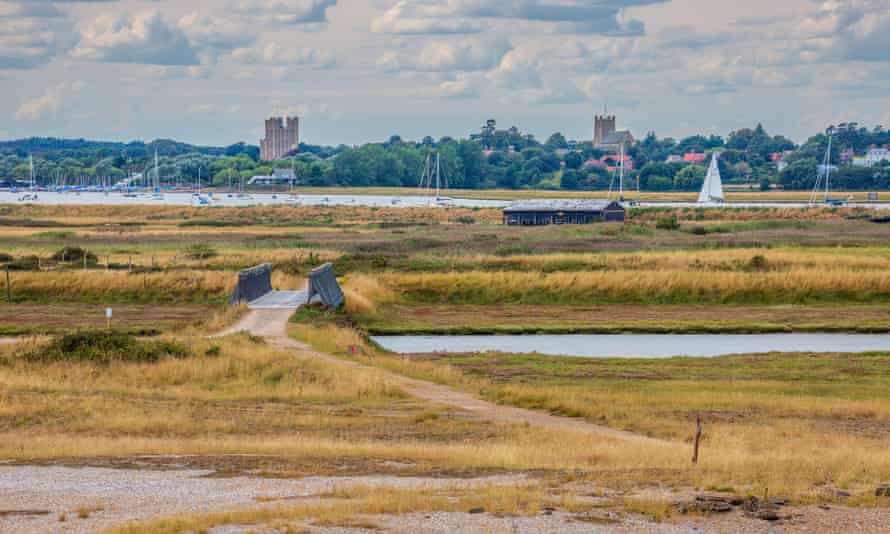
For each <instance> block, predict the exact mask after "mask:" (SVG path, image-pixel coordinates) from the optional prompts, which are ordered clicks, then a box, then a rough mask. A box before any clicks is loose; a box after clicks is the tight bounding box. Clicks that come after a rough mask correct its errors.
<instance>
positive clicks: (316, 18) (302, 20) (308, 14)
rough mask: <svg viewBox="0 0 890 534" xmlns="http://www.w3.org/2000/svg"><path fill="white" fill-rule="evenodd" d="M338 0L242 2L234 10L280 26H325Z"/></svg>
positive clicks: (251, 0)
mask: <svg viewBox="0 0 890 534" xmlns="http://www.w3.org/2000/svg"><path fill="white" fill-rule="evenodd" d="M335 5H337V0H240V1H238V2H236V3H235V5H234V10H235V11H237V12H238V13H241V14H243V15H246V16H250V17H256V18H260V19H263V20H267V21H271V22H276V23H279V24H323V23H326V22H327V21H328V18H327V11H328V8H330V7H333V6H335Z"/></svg>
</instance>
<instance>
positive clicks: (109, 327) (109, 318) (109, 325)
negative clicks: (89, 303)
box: [105, 308, 114, 330]
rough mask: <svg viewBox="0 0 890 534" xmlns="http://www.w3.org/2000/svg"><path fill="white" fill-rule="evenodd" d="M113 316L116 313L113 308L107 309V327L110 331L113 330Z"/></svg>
mask: <svg viewBox="0 0 890 534" xmlns="http://www.w3.org/2000/svg"><path fill="white" fill-rule="evenodd" d="M113 314H114V312H113V311H112V310H111V308H105V326H107V327H108V329H109V330H111V316H112V315H113Z"/></svg>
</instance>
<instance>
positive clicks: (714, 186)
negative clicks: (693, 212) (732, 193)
mask: <svg viewBox="0 0 890 534" xmlns="http://www.w3.org/2000/svg"><path fill="white" fill-rule="evenodd" d="M718 155H719V154H717V153H715V154H714V155H713V156H712V157H711V166H710V167H708V175H707V176H705V183H704V184H702V187H701V193H699V194H698V201H699V202H723V181H722V180H721V179H720V167H718V166H717V156H718Z"/></svg>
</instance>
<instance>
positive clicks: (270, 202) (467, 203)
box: [0, 191, 510, 208]
mask: <svg viewBox="0 0 890 534" xmlns="http://www.w3.org/2000/svg"><path fill="white" fill-rule="evenodd" d="M35 194H36V195H37V200H32V199H30V198H25V197H26V195H29V193H27V192H22V191H20V192H17V193H12V192H10V191H0V204H26V203H27V204H41V205H88V206H98V205H105V206H108V205H111V206H127V205H131V206H142V205H151V206H191V205H193V202H194V197H193V196H192V194H191V193H164V194H163V195H161V196H159V197H157V198H155V197H152V196H151V195H145V194H139V195H135V196H124V195H123V194H121V193H108V194H105V193H95V192H81V193H56V192H49V191H38V192H36V193H35ZM203 196H204V198H209V199H210V206H229V207H233V206H276V205H279V206H280V205H285V204H287V205H299V206H369V207H404V208H411V207H428V206H434V207H435V206H440V207H447V206H457V207H463V208H502V207H504V206H507V205H508V204H510V203H509V202H505V201H501V200H477V199H468V198H454V199H450V200H447V201H442V202H437V201H436V199H435V197H428V196H410V195H406V196H386V195H336V194H331V195H303V194H298V195H296V200H295V201H292V200H289V198H288V196H289V195H288V194H287V193H279V194H272V193H257V194H251V195H248V196H246V197H240V196H238V195H229V194H226V193H215V194H214V195H212V197H207V196H206V195H203Z"/></svg>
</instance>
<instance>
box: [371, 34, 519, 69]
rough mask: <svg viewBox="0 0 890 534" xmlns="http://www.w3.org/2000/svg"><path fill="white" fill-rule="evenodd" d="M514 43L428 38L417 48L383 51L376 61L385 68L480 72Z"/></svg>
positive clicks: (496, 63) (502, 40)
mask: <svg viewBox="0 0 890 534" xmlns="http://www.w3.org/2000/svg"><path fill="white" fill-rule="evenodd" d="M512 48H513V46H512V45H511V44H510V42H509V41H507V40H506V39H462V40H460V41H431V42H428V43H426V44H425V45H424V46H423V48H421V49H420V51H419V52H418V51H416V50H412V49H408V48H406V49H403V50H401V51H399V52H392V51H390V52H386V53H384V54H383V55H382V56H381V57H380V59H378V61H377V65H378V67H380V68H382V69H383V70H387V71H401V70H415V71H424V72H459V71H463V72H466V71H482V70H488V69H491V68H492V67H495V66H496V65H498V64H499V63H500V62H501V60H502V58H503V57H504V55H505V54H507V52H509V51H510V50H511V49H512Z"/></svg>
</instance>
